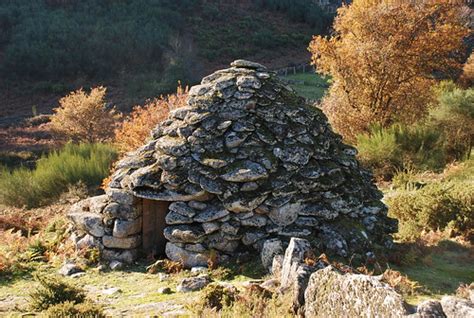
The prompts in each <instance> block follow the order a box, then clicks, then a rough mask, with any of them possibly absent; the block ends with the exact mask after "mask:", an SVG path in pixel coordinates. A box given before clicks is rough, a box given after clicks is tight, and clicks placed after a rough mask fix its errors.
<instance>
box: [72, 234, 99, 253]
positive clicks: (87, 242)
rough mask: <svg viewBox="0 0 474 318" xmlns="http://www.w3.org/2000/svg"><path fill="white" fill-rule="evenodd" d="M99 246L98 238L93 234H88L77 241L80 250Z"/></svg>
mask: <svg viewBox="0 0 474 318" xmlns="http://www.w3.org/2000/svg"><path fill="white" fill-rule="evenodd" d="M98 246H99V243H98V242H97V240H96V239H95V238H94V237H93V236H92V235H89V234H86V235H85V236H84V237H83V238H81V239H80V240H78V241H77V242H76V248H77V249H79V250H80V249H90V248H93V247H98Z"/></svg>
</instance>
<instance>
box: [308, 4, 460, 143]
mask: <svg viewBox="0 0 474 318" xmlns="http://www.w3.org/2000/svg"><path fill="white" fill-rule="evenodd" d="M460 9H461V5H458V4H454V2H453V3H448V2H447V1H426V2H425V3H423V2H419V1H384V0H355V1H354V2H353V4H352V5H350V6H343V7H342V8H340V9H339V10H338V16H337V18H336V20H335V23H334V31H335V33H334V35H333V36H332V37H330V38H324V37H321V36H315V37H313V40H312V41H311V43H310V45H309V48H308V49H309V51H310V52H311V53H312V64H313V65H315V66H316V67H317V69H318V72H320V73H322V74H327V75H330V76H331V77H332V79H333V85H332V86H331V89H330V91H329V93H328V95H327V96H326V97H325V99H324V100H323V105H322V106H323V109H324V110H325V112H326V114H327V115H328V117H329V119H330V120H331V122H332V124H333V126H334V127H335V128H336V130H338V131H339V132H340V133H341V134H343V135H344V137H346V138H347V139H349V140H353V139H354V137H355V135H356V134H357V133H360V132H363V131H365V130H367V128H368V126H369V125H370V124H371V123H374V122H377V123H380V124H382V126H388V125H390V124H391V123H393V122H395V121H399V122H404V123H411V122H414V121H416V120H418V119H420V117H422V116H424V115H425V114H426V111H427V105H428V102H429V101H430V99H431V94H430V87H431V85H432V82H433V74H435V73H437V74H439V73H442V74H452V71H453V70H457V69H460V68H461V64H460V63H459V60H460V56H461V54H460V53H461V48H462V39H463V38H464V37H465V36H466V35H467V34H468V29H467V28H466V27H465V26H464V25H463V21H462V18H461V14H460Z"/></svg>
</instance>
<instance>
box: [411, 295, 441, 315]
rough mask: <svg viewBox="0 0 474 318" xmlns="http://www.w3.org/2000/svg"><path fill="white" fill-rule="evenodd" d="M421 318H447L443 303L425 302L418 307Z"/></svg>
mask: <svg viewBox="0 0 474 318" xmlns="http://www.w3.org/2000/svg"><path fill="white" fill-rule="evenodd" d="M416 313H417V314H418V316H419V318H435V317H436V318H446V315H445V314H444V312H443V308H442V307H441V303H440V302H439V301H437V300H432V299H429V300H425V301H423V302H422V303H420V304H419V305H418V306H416Z"/></svg>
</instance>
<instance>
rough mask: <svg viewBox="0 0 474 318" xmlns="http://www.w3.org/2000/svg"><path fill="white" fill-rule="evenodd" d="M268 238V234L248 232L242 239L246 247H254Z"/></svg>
mask: <svg viewBox="0 0 474 318" xmlns="http://www.w3.org/2000/svg"><path fill="white" fill-rule="evenodd" d="M267 236H268V234H265V233H263V232H246V233H245V234H244V235H243V237H242V243H244V245H252V244H254V243H255V242H257V241H258V240H261V239H263V238H265V237H267Z"/></svg>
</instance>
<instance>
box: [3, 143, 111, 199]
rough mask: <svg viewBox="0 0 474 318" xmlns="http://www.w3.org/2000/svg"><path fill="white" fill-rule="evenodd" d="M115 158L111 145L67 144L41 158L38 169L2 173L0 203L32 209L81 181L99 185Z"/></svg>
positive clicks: (90, 185) (19, 169) (22, 169)
mask: <svg viewBox="0 0 474 318" xmlns="http://www.w3.org/2000/svg"><path fill="white" fill-rule="evenodd" d="M115 158H116V151H115V149H114V148H113V147H112V146H110V145H106V144H79V145H75V144H67V145H66V146H65V147H64V148H63V149H62V150H60V151H53V152H51V153H50V154H48V155H45V156H43V157H42V158H41V159H39V160H38V162H37V165H36V168H35V169H34V170H29V169H27V168H18V169H15V170H13V171H8V170H6V169H3V170H2V171H0V202H2V203H4V204H7V205H12V206H19V207H21V206H26V207H28V208H31V207H37V206H40V205H43V204H47V203H50V202H52V201H53V200H54V199H57V198H58V197H59V196H60V195H61V194H62V193H63V192H65V191H67V190H68V187H69V186H70V185H74V184H77V183H78V182H83V183H85V184H86V185H87V186H89V187H93V186H98V185H100V183H101V181H102V179H103V178H104V177H106V176H107V175H108V173H109V170H110V166H111V164H112V162H113V161H114V160H115Z"/></svg>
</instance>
